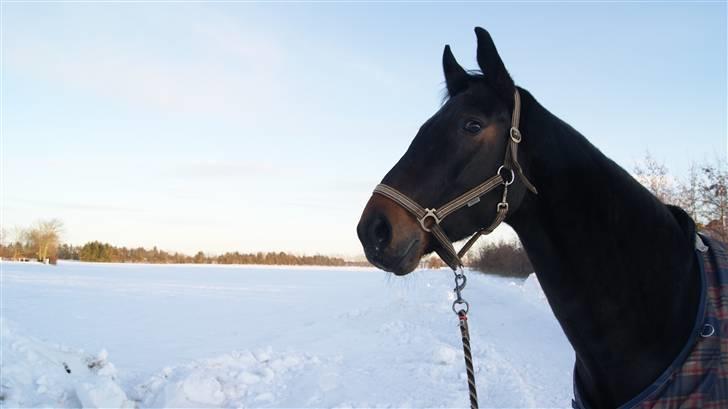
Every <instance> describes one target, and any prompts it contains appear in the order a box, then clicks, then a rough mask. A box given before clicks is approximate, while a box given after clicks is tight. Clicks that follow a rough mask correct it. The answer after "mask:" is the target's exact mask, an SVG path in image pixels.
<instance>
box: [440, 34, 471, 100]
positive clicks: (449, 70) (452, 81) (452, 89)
mask: <svg viewBox="0 0 728 409" xmlns="http://www.w3.org/2000/svg"><path fill="white" fill-rule="evenodd" d="M442 69H443V71H444V72H445V83H446V84H447V93H448V94H449V95H450V97H451V98H452V97H454V96H455V95H456V94H458V93H460V92H463V91H464V90H465V88H467V87H468V81H469V80H470V75H469V74H468V73H467V72H465V70H464V69H463V67H461V66H460V64H458V62H457V61H455V56H454V55H452V51H450V46H449V45H446V46H445V51H443V53H442Z"/></svg>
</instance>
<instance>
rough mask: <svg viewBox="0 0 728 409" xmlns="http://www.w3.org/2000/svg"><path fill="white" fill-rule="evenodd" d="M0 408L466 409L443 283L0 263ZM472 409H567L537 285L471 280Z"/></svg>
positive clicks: (214, 269) (566, 374) (236, 269)
mask: <svg viewBox="0 0 728 409" xmlns="http://www.w3.org/2000/svg"><path fill="white" fill-rule="evenodd" d="M0 267H1V268H2V283H1V284H2V294H1V295H2V318H1V320H0V332H1V334H2V357H1V359H0V361H1V368H0V372H1V378H2V379H1V382H0V385H1V389H0V395H1V396H2V400H1V401H0V404H1V405H2V406H3V407H18V406H20V407H27V406H45V407H49V406H50V407H79V406H84V407H94V406H96V407H99V406H100V407H135V406H136V407H466V406H468V399H467V388H466V383H465V380H464V376H465V375H464V365H463V360H462V351H461V345H460V339H459V330H458V328H457V318H456V317H455V315H454V314H453V313H452V310H451V309H450V306H451V302H452V294H451V292H450V290H451V288H452V285H453V284H452V273H451V272H449V271H448V270H444V269H443V270H435V271H427V270H425V271H417V272H415V273H413V274H411V275H410V276H407V277H404V278H398V277H394V276H389V275H387V274H385V273H382V272H380V271H376V270H373V269H356V268H349V269H347V268H317V267H306V268H270V267H252V266H251V267H248V266H158V265H123V264H92V263H71V262H67V263H61V264H59V265H58V266H56V267H54V266H45V265H40V264H27V263H8V262H2V264H0ZM464 295H465V297H466V298H467V299H468V300H469V301H470V302H471V313H470V321H469V322H470V327H471V332H472V346H473V351H474V359H475V364H476V376H477V381H478V392H479V395H480V401H481V407H568V406H569V405H570V398H571V369H572V363H573V351H572V350H571V347H570V346H569V345H568V343H567V342H566V339H565V337H564V336H563V335H562V333H561V330H560V328H559V326H558V323H557V322H556V320H555V319H554V318H553V315H552V313H551V312H550V310H549V308H548V305H547V304H546V301H545V299H544V298H543V295H542V293H541V292H540V288H539V287H538V282H537V281H536V280H535V277H531V278H529V279H528V280H526V281H525V282H523V281H519V280H511V279H505V278H498V277H490V276H484V275H480V274H477V273H474V272H471V273H470V274H469V279H468V286H467V288H466V290H465V292H464Z"/></svg>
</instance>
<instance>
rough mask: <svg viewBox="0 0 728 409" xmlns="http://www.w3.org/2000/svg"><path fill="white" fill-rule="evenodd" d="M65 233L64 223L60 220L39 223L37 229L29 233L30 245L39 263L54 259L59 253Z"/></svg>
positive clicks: (34, 228) (32, 229)
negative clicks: (59, 246) (59, 245)
mask: <svg viewBox="0 0 728 409" xmlns="http://www.w3.org/2000/svg"><path fill="white" fill-rule="evenodd" d="M62 231H63V223H62V222H61V221H60V220H58V219H50V220H41V221H38V222H37V223H36V225H35V227H33V228H31V229H30V230H29V231H28V238H29V241H30V245H31V247H32V248H33V250H34V252H35V254H36V256H37V257H38V261H44V260H46V259H53V261H55V255H56V253H57V251H58V242H59V241H60V238H61V232H62Z"/></svg>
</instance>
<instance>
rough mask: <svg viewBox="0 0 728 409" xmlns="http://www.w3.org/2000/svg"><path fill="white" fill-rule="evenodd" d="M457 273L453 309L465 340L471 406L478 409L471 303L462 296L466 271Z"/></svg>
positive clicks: (465, 281) (460, 270)
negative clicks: (472, 342) (469, 313)
mask: <svg viewBox="0 0 728 409" xmlns="http://www.w3.org/2000/svg"><path fill="white" fill-rule="evenodd" d="M453 274H455V288H454V289H453V291H455V295H456V298H455V301H453V303H452V310H453V312H455V315H457V316H458V319H459V321H460V324H459V326H460V335H461V337H462V340H463V356H464V357H465V372H466V373H467V375H468V390H469V393H470V408H471V409H478V390H477V389H476V386H475V369H474V368H473V354H472V352H471V351H470V331H469V329H468V311H469V310H470V304H468V302H467V301H465V299H464V298H463V296H462V293H461V292H462V291H463V289H464V288H465V284H466V283H467V281H468V280H467V278H466V277H465V272H464V271H463V269H462V267H461V268H460V269H459V270H453Z"/></svg>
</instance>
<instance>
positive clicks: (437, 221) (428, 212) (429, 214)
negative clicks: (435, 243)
mask: <svg viewBox="0 0 728 409" xmlns="http://www.w3.org/2000/svg"><path fill="white" fill-rule="evenodd" d="M436 212H437V209H425V215H424V216H422V218H421V219H420V226H422V230H424V231H426V232H428V233H429V232H430V228H429V227H427V226H426V225H425V220H427V218H428V217H432V219H433V220H434V221H435V224H440V218H439V217H437V214H436Z"/></svg>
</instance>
